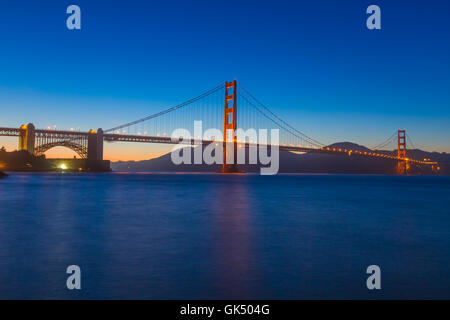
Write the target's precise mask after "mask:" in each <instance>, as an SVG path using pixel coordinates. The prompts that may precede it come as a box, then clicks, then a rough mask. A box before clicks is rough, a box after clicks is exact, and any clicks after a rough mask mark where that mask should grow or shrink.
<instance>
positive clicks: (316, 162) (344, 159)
mask: <svg viewBox="0 0 450 320" xmlns="http://www.w3.org/2000/svg"><path fill="white" fill-rule="evenodd" d="M329 147H331V148H341V149H348V150H360V151H370V149H368V148H366V147H364V146H360V145H357V144H354V143H351V142H339V143H335V144H332V145H330V146H329ZM184 150H186V151H187V152H189V151H190V152H192V148H185V149H184ZM378 152H379V153H385V154H389V155H396V151H378ZM191 156H192V159H193V153H191ZM408 156H409V157H411V158H414V159H431V160H434V161H442V164H440V167H441V168H440V173H442V174H450V170H449V164H450V155H447V154H445V153H437V152H433V153H430V152H425V151H422V150H408ZM279 163H280V167H279V172H280V173H348V174H395V173H396V170H397V161H396V160H387V159H377V158H366V157H361V156H357V155H352V156H346V155H333V154H320V153H303V154H298V153H293V152H287V151H280V161H279ZM111 168H112V170H113V171H160V172H161V171H162V172H217V171H219V170H220V169H221V166H220V165H206V164H181V165H175V164H173V162H172V160H171V155H170V153H168V154H165V155H163V156H161V157H158V158H155V159H151V160H143V161H119V162H112V163H111ZM239 168H240V169H241V170H243V171H245V172H259V170H260V165H239ZM410 172H411V173H418V174H431V173H433V172H432V171H431V169H430V168H429V167H426V168H417V167H413V168H411V171H410Z"/></svg>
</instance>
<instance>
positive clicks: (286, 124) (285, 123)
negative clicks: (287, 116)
mask: <svg viewBox="0 0 450 320" xmlns="http://www.w3.org/2000/svg"><path fill="white" fill-rule="evenodd" d="M237 84H238V85H239V87H240V88H242V90H244V91H245V92H246V93H247V94H248V95H249V96H250V97H251V98H252V99H253V100H255V101H256V102H257V103H258V104H259V105H261V106H262V107H263V108H264V109H265V110H267V111H268V112H269V113H270V114H271V115H273V116H274V117H276V118H277V119H278V120H279V121H281V122H282V123H283V124H284V125H285V126H287V127H289V128H291V130H293V131H295V132H297V133H298V134H299V135H301V136H303V137H304V138H303V139H305V138H306V139H307V140H310V141H313V142H314V143H313V144H315V145H317V146H324V145H325V144H323V143H321V142H319V141H317V140H315V139H313V138H311V137H309V136H307V135H306V134H304V133H303V132H300V131H298V130H297V129H295V128H294V127H293V126H291V125H290V124H289V123H287V122H286V121H284V120H283V119H281V118H280V117H279V116H277V115H276V114H275V113H273V112H272V111H271V110H270V109H269V108H268V107H266V106H265V105H264V104H263V103H262V102H260V101H259V100H258V99H256V98H255V97H254V96H253V95H252V94H251V93H250V92H249V91H248V90H247V89H245V88H244V87H243V86H242V85H241V84H240V83H239V82H237Z"/></svg>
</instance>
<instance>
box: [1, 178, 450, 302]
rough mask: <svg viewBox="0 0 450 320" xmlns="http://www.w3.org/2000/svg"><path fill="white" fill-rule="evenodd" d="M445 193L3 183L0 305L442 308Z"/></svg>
mask: <svg viewBox="0 0 450 320" xmlns="http://www.w3.org/2000/svg"><path fill="white" fill-rule="evenodd" d="M449 191H450V178H449V177H393V176H345V175H278V176H271V177H263V176H258V175H250V174H245V175H218V174H165V173H159V174H149V173H146V174H141V173H138V174H137V173H127V174H119V173H108V174H99V175H94V174H67V173H64V174H12V175H11V176H10V177H8V178H6V179H2V180H1V181H0V298H155V299H157V298H160V299H171V298H179V299H183V298H184V299H186V298H190V299H196V298H198V299H202V298H234V299H239V298H270V299H272V298H279V299H295V298H449V297H450V293H449V292H450V290H449V289H450V268H449V267H448V266H449V265H450V253H449V251H448V248H449V247H450V212H449V205H450V200H449V197H448V194H449ZM71 264H77V265H79V266H80V267H81V269H82V290H81V291H78V292H75V291H69V290H67V289H66V288H65V281H66V277H67V274H66V273H65V269H66V267H67V266H68V265H71ZM370 264H378V265H380V267H381V269H382V288H383V289H382V290H381V291H380V292H369V291H368V290H367V289H366V287H365V280H366V277H367V275H366V274H365V268H366V267H367V266H368V265H370Z"/></svg>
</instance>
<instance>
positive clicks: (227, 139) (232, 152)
mask: <svg viewBox="0 0 450 320" xmlns="http://www.w3.org/2000/svg"><path fill="white" fill-rule="evenodd" d="M236 118H237V91H236V80H234V81H232V82H225V108H224V122H223V164H222V173H235V172H239V171H238V167H237V137H236V128H237V122H236Z"/></svg>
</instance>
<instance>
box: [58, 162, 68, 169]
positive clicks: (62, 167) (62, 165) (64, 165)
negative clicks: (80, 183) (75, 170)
mask: <svg viewBox="0 0 450 320" xmlns="http://www.w3.org/2000/svg"><path fill="white" fill-rule="evenodd" d="M59 168H60V169H62V170H66V169H67V166H66V164H65V163H62V164H61V165H60V166H59Z"/></svg>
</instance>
